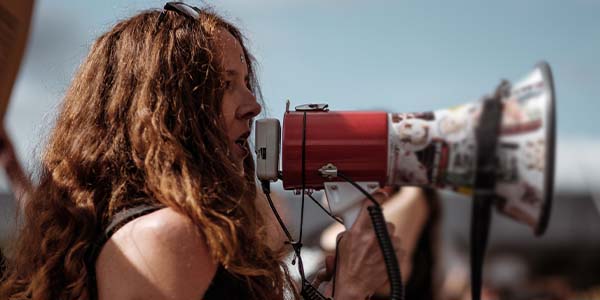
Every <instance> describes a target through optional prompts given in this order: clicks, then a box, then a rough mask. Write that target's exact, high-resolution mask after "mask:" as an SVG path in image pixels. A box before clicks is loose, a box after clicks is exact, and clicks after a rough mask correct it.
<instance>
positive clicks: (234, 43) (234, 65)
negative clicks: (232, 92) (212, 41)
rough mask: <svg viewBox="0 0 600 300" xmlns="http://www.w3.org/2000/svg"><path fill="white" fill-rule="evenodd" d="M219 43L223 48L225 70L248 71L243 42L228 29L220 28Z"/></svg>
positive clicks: (222, 55) (217, 36)
mask: <svg viewBox="0 0 600 300" xmlns="http://www.w3.org/2000/svg"><path fill="white" fill-rule="evenodd" d="M216 40H217V45H218V46H219V47H220V48H221V51H219V52H220V53H221V59H222V65H223V67H224V68H225V70H226V71H227V70H229V69H231V70H234V71H238V72H242V71H244V72H246V71H247V70H246V68H247V65H246V60H245V56H244V50H243V48H242V45H241V43H240V42H239V41H238V39H237V38H235V37H234V36H233V35H232V34H231V33H230V32H229V31H228V30H225V29H218V30H217V34H216Z"/></svg>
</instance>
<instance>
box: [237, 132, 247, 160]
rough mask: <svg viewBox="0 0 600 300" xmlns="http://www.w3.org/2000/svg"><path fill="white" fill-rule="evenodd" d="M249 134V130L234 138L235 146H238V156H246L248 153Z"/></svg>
mask: <svg viewBox="0 0 600 300" xmlns="http://www.w3.org/2000/svg"><path fill="white" fill-rule="evenodd" d="M249 136H250V131H247V132H245V133H244V134H242V135H240V137H238V138H237V139H236V140H235V144H236V145H237V147H236V148H238V149H237V150H238V151H236V152H238V154H239V156H240V157H241V158H244V157H246V155H248V153H249V151H248V146H247V143H248V137H249Z"/></svg>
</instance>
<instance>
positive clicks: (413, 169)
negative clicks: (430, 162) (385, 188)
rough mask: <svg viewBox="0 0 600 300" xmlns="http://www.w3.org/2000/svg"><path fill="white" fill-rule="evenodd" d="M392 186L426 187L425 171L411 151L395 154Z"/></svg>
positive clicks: (401, 151) (427, 181) (427, 180)
mask: <svg viewBox="0 0 600 300" xmlns="http://www.w3.org/2000/svg"><path fill="white" fill-rule="evenodd" d="M393 178H394V181H393V182H394V184H397V185H426V184H428V183H429V179H428V178H427V169H426V168H425V166H424V165H423V164H422V163H421V162H420V161H419V158H418V157H417V155H416V154H415V153H414V152H413V151H408V150H400V151H398V152H397V154H396V159H395V169H394V176H393Z"/></svg>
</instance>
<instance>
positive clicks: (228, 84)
mask: <svg viewBox="0 0 600 300" xmlns="http://www.w3.org/2000/svg"><path fill="white" fill-rule="evenodd" d="M231 85H232V84H231V80H225V89H226V90H228V89H230V88H231Z"/></svg>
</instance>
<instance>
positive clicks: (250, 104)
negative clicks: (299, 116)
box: [0, 3, 397, 299]
mask: <svg viewBox="0 0 600 300" xmlns="http://www.w3.org/2000/svg"><path fill="white" fill-rule="evenodd" d="M255 95H260V93H259V89H258V85H257V81H256V76H255V73H254V67H253V60H252V56H251V55H250V54H249V53H248V50H247V49H246V48H245V46H244V40H243V38H242V35H241V34H240V32H239V30H238V29H237V28H236V27H234V26H233V25H231V24H230V23H228V22H226V21H225V20H223V19H222V18H220V17H219V16H217V15H216V14H215V13H212V12H210V11H208V10H199V9H197V8H193V7H190V6H187V5H185V4H182V3H168V4H167V5H166V6H165V9H164V10H163V11H146V12H142V13H140V14H138V15H136V16H133V17H131V18H129V19H127V20H125V21H122V22H120V23H118V24H117V25H116V26H114V27H113V28H112V29H111V30H110V31H109V32H107V33H105V34H103V35H102V36H100V38H99V39H98V40H97V41H96V42H95V43H94V45H93V46H92V49H91V51H90V54H89V55H88V57H87V59H86V60H85V62H84V63H83V64H82V66H81V68H80V70H79V72H78V74H77V75H76V77H75V79H74V80H73V83H72V85H71V87H70V89H69V90H68V92H67V94H66V96H65V99H64V103H63V106H62V110H61V112H60V114H59V116H58V119H57V122H56V126H55V128H54V130H53V131H52V134H51V137H50V140H49V144H48V146H47V148H46V151H45V153H44V156H43V159H42V165H41V167H40V174H39V177H40V178H39V186H38V187H37V188H36V189H35V191H34V192H32V194H31V197H30V199H29V201H28V202H27V205H26V208H25V221H26V224H25V226H24V227H23V230H22V232H21V234H20V236H19V241H18V244H17V246H16V249H15V251H14V253H15V255H13V259H11V260H10V264H9V269H8V275H7V276H6V277H5V279H4V282H3V284H2V285H1V287H0V299H24V298H26V299H29V298H31V299H96V298H98V299H283V298H284V296H285V294H286V293H288V292H291V293H292V294H295V295H297V293H296V292H295V291H293V290H291V291H290V290H288V289H290V280H289V276H288V275H287V271H285V268H283V267H282V266H283V264H282V261H281V259H280V258H281V257H282V253H284V252H286V251H284V249H273V248H271V247H269V246H268V243H267V241H268V235H267V233H266V229H265V228H266V226H265V224H266V222H268V220H265V218H263V217H261V216H262V215H261V214H260V213H259V212H258V211H257V209H256V206H255V205H254V199H255V198H256V192H255V191H256V186H255V181H254V167H253V161H252V158H251V156H250V155H248V154H249V151H250V149H249V146H248V143H247V141H246V140H247V138H248V136H249V134H250V127H251V123H252V119H253V118H254V117H255V116H256V115H258V114H259V112H260V110H261V107H260V105H259V104H258V103H257V101H256V98H255ZM139 208H143V213H139V214H137V215H135V214H134V216H133V217H131V218H122V216H123V213H125V215H127V214H129V213H128V212H131V211H136V210H138V209H139ZM115 220H119V222H116V223H115ZM357 223H358V225H357V226H355V227H353V230H350V231H349V232H348V233H347V234H345V235H344V239H343V240H342V242H341V243H340V261H341V266H340V268H339V276H338V283H336V291H335V294H336V299H364V298H365V297H366V296H368V295H370V294H372V293H373V292H374V290H373V287H374V286H381V285H382V284H384V282H385V279H386V278H385V276H382V274H384V272H385V271H384V265H383V263H382V258H381V255H369V252H371V253H373V249H376V248H377V247H378V246H377V242H376V240H375V238H374V236H373V234H372V229H371V228H369V226H368V225H369V220H368V216H367V214H363V215H362V216H361V218H360V219H359V221H358V222H357ZM107 228H108V229H110V230H107ZM391 230H393V228H391ZM113 233H114V234H113ZM396 244H397V240H396ZM377 253H378V252H377ZM362 265H366V266H370V267H368V268H363V267H361V266H362ZM358 272H361V273H358ZM365 278H366V279H365ZM338 287H340V288H338Z"/></svg>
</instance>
